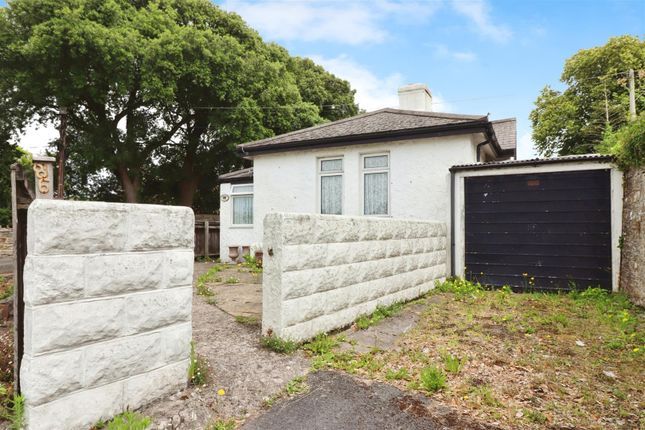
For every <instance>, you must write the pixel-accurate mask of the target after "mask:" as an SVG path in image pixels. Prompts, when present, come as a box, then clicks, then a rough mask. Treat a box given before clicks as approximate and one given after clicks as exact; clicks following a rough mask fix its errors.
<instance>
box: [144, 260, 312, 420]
mask: <svg viewBox="0 0 645 430" xmlns="http://www.w3.org/2000/svg"><path fill="white" fill-rule="evenodd" d="M207 268H208V264H206V263H198V264H196V265H195V277H197V276H199V274H201V273H203V272H204V271H205V270H206V269H207ZM259 336H260V328H259V327H257V326H247V325H243V324H240V323H238V322H236V321H235V319H234V317H232V316H231V315H229V314H227V313H225V312H224V311H222V310H220V309H219V308H217V307H215V306H212V305H209V304H207V303H206V302H205V301H204V299H203V298H202V297H200V296H196V295H195V296H193V339H194V341H195V348H196V351H197V353H198V354H199V355H200V356H202V357H203V358H204V359H205V360H206V361H207V363H208V366H209V377H208V379H209V380H208V383H207V384H206V385H204V386H201V387H191V388H188V389H186V390H183V391H181V392H180V393H177V394H175V395H173V396H171V397H170V398H169V399H165V400H161V401H158V402H156V403H153V404H152V405H150V406H148V407H147V408H145V409H144V410H143V411H142V413H143V414H144V415H147V416H150V417H152V418H153V426H152V427H151V428H152V429H164V430H165V429H182V430H183V429H186V430H188V429H190V430H194V429H203V428H204V427H205V426H206V425H207V424H209V423H212V422H214V421H215V420H218V419H231V418H235V419H244V418H247V417H250V416H253V415H255V414H257V413H259V412H260V411H261V408H262V401H263V400H264V399H265V398H267V397H270V396H271V395H273V394H276V393H278V392H280V391H281V389H282V388H283V387H284V386H285V384H286V383H287V382H289V381H290V380H291V379H293V378H295V377H297V376H301V375H304V374H306V373H307V371H308V369H309V368H310V363H309V361H308V360H307V359H306V358H305V357H304V356H303V355H302V354H301V353H295V354H293V355H282V354H276V353H273V352H271V351H267V350H265V349H262V348H261V347H260V345H259ZM219 389H223V390H224V391H225V394H224V395H223V396H220V395H218V394H217V391H218V390H219Z"/></svg>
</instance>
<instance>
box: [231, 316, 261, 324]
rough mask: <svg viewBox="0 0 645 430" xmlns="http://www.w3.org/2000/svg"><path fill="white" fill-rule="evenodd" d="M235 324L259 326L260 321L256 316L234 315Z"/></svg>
mask: <svg viewBox="0 0 645 430" xmlns="http://www.w3.org/2000/svg"><path fill="white" fill-rule="evenodd" d="M235 322H238V323H240V324H244V325H250V326H259V325H260V320H259V319H258V317H256V316H246V315H236V316H235Z"/></svg>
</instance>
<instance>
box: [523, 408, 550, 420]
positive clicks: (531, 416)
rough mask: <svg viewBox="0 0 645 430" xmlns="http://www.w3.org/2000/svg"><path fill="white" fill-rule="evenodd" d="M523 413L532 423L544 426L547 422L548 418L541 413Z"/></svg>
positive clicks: (533, 411)
mask: <svg viewBox="0 0 645 430" xmlns="http://www.w3.org/2000/svg"><path fill="white" fill-rule="evenodd" d="M523 412H524V417H525V418H526V419H527V420H529V421H530V422H532V423H535V424H544V423H546V421H547V419H546V416H545V415H544V414H543V413H542V412H540V411H536V410H532V409H524V410H523Z"/></svg>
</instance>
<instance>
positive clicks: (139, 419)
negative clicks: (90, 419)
mask: <svg viewBox="0 0 645 430" xmlns="http://www.w3.org/2000/svg"><path fill="white" fill-rule="evenodd" d="M151 422H152V421H151V420H150V418H149V417H146V416H143V415H141V414H139V413H136V412H132V411H125V412H122V413H120V414H119V415H117V416H115V417H114V418H112V419H111V420H110V421H107V422H105V421H99V422H97V423H96V424H95V425H94V428H96V429H106V430H145V429H146V428H148V426H149V425H150V423H151Z"/></svg>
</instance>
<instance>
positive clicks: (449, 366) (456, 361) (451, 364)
mask: <svg viewBox="0 0 645 430" xmlns="http://www.w3.org/2000/svg"><path fill="white" fill-rule="evenodd" d="M441 359H442V360H443V368H444V369H446V372H450V373H459V372H461V369H462V368H463V367H464V365H465V364H466V361H468V359H467V358H466V357H462V358H459V357H457V356H455V355H452V354H448V353H445V354H442V355H441Z"/></svg>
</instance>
